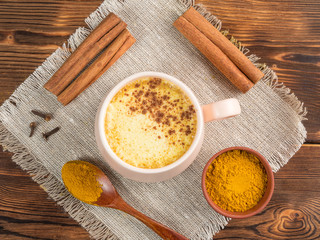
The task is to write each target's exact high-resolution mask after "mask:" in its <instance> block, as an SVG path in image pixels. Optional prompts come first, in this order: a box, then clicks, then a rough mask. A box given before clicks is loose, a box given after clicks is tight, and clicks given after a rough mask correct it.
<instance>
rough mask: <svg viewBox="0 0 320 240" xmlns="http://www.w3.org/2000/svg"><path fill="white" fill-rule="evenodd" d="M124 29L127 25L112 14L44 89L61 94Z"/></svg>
mask: <svg viewBox="0 0 320 240" xmlns="http://www.w3.org/2000/svg"><path fill="white" fill-rule="evenodd" d="M124 28H126V24H125V23H124V22H121V19H120V18H119V17H118V16H116V15H115V14H113V13H110V14H109V15H108V16H107V17H106V18H105V19H104V20H103V21H102V22H101V23H100V24H99V25H98V26H97V27H96V28H95V29H94V30H93V31H92V33H91V34H90V35H89V36H88V37H87V38H86V39H85V40H84V41H83V42H82V43H81V44H80V46H79V47H78V48H77V49H76V50H75V51H74V52H73V53H72V54H71V55H70V57H69V58H68V59H67V60H66V61H65V63H64V64H63V65H62V66H61V67H60V68H59V69H58V71H57V72H56V73H55V74H54V75H53V76H52V77H51V79H50V80H49V81H48V82H47V83H46V84H45V85H44V87H45V88H46V89H47V90H48V91H50V92H52V93H53V94H55V95H58V94H60V93H61V92H62V91H63V90H64V89H65V87H67V86H68V85H69V84H70V83H71V82H72V80H73V79H74V78H75V77H76V76H77V75H78V74H79V73H80V72H81V70H82V69H83V68H84V67H85V66H86V65H87V64H88V63H89V62H90V61H91V60H92V59H93V58H94V57H95V56H96V55H97V54H98V53H99V52H100V51H101V50H102V49H103V48H105V47H106V46H107V45H108V44H109V43H110V42H111V41H112V40H113V39H114V38H115V37H117V36H118V35H119V33H120V32H121V31H122V30H123V29H124ZM89 50H90V51H89Z"/></svg>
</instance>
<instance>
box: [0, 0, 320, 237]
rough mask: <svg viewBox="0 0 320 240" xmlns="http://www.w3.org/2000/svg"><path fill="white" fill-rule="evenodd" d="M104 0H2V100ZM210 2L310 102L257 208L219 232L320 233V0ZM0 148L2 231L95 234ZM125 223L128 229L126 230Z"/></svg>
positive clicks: (34, 234)
mask: <svg viewBox="0 0 320 240" xmlns="http://www.w3.org/2000/svg"><path fill="white" fill-rule="evenodd" d="M100 3H101V1H96V0H95V1H86V0H75V1H70V0H62V1H58V0H37V1H33V0H9V1H5V0H1V1H0V103H2V102H3V101H4V100H5V99H7V98H8V97H9V96H10V95H11V94H12V92H13V91H14V90H15V88H16V87H18V86H19V85H20V84H21V83H22V82H23V81H24V79H25V78H27V77H28V75H29V74H31V73H32V72H33V71H34V70H35V68H36V67H37V66H39V65H41V63H42V62H43V61H44V60H45V59H46V58H47V57H48V56H49V55H50V54H51V53H52V52H53V51H54V50H55V49H56V48H58V47H59V46H60V45H61V44H62V43H63V42H64V41H65V40H66V39H67V38H68V36H69V35H70V34H71V33H73V32H74V31H75V29H76V28H77V27H79V26H84V22H83V20H84V18H85V17H87V16H88V15H89V13H90V12H92V11H94V10H95V9H96V8H97V7H98V6H99V5H100ZM196 3H202V4H204V5H205V6H206V7H207V8H208V9H209V10H211V11H212V12H213V13H214V14H215V15H216V16H217V17H219V18H220V19H221V20H222V21H223V29H229V30H230V32H231V33H232V34H233V35H234V36H235V37H236V38H237V39H238V40H240V41H241V42H242V43H244V45H245V46H247V47H248V48H249V49H251V52H253V53H255V54H257V55H258V56H260V57H262V59H261V62H265V63H267V64H268V65H269V66H272V68H273V69H274V70H275V71H276V72H277V74H278V76H279V79H280V81H282V82H284V83H285V85H286V86H288V87H289V88H291V89H292V90H293V91H294V93H295V94H296V96H297V97H298V98H299V99H300V100H302V101H304V102H305V106H306V107H307V109H308V112H309V113H308V116H307V117H308V119H309V120H308V121H305V122H304V124H305V126H306V128H307V131H308V137H307V141H306V143H305V144H304V145H303V146H302V148H301V149H300V150H299V151H298V153H297V154H296V155H295V156H294V157H293V158H292V159H291V160H290V161H289V163H288V164H287V165H286V166H285V167H283V168H282V169H281V170H280V171H279V172H278V173H276V174H275V191H274V195H273V197H272V199H271V201H270V203H269V205H268V206H267V207H266V209H265V210H264V211H263V212H262V213H261V214H259V215H257V216H254V217H251V218H249V219H242V220H236V219H233V220H231V221H230V223H229V224H228V226H227V227H226V228H225V229H224V230H222V231H220V232H219V233H218V234H217V235H216V236H215V237H214V239H231V238H232V239H320V164H319V163H320V162H319V160H320V97H319V94H320V78H319V76H320V73H319V72H320V71H319V66H320V2H319V0H290V1H289V0H268V1H263V0H245V1H238V0H237V1H236V0H227V1H226V0H215V1H213V0H210V1H209V0H208V1H200V0H199V1H196ZM11 156H12V154H11V153H7V152H2V151H0V158H1V159H0V239H2V240H3V239H79V240H82V239H89V235H88V233H87V232H86V231H85V230H84V229H83V228H81V227H80V226H79V225H78V224H77V222H76V221H74V220H73V219H71V218H70V217H69V216H68V214H66V213H65V212H64V211H63V210H62V208H61V207H59V206H57V205H56V203H55V202H54V201H52V200H50V199H48V196H47V194H46V193H45V191H44V190H42V189H41V188H40V187H39V185H38V184H36V183H34V182H33V181H32V180H31V178H30V177H29V176H28V174H27V173H26V172H24V171H22V170H21V169H20V168H19V167H18V166H17V165H16V164H14V163H13V162H12V161H11V159H10V158H11ZM124 231H125V230H124Z"/></svg>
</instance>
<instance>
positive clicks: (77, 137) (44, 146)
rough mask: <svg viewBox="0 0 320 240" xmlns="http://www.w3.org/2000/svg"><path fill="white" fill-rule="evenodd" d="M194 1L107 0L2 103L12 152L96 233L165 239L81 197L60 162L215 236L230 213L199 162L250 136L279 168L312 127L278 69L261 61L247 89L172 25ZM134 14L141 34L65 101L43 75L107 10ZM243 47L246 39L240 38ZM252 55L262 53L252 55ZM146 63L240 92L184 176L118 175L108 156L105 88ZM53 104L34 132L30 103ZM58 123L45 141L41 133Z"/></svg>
mask: <svg viewBox="0 0 320 240" xmlns="http://www.w3.org/2000/svg"><path fill="white" fill-rule="evenodd" d="M191 4H192V1H177V0H159V1H152V0H143V1H141V0H139V1H138V0H131V1H118V0H107V1H105V2H104V3H103V4H102V5H101V6H100V7H99V8H98V9H97V10H96V11H95V12H94V13H92V14H91V15H90V17H88V18H87V19H86V22H87V24H88V26H89V28H90V30H89V29H85V28H79V29H77V31H76V32H75V33H74V34H73V35H72V36H71V37H70V39H69V40H68V44H67V45H64V46H63V47H62V48H59V49H57V50H56V51H55V52H54V53H53V54H52V55H51V56H50V57H49V58H48V59H47V60H46V61H45V62H44V63H43V64H42V65H41V66H40V67H38V68H37V69H36V70H35V72H34V73H33V74H31V75H30V77H28V79H26V81H25V82H23V83H22V84H21V86H20V87H19V88H18V89H17V90H16V91H15V92H14V93H13V95H12V96H11V97H10V99H8V100H7V101H6V102H5V103H4V104H3V105H2V107H1V112H0V119H1V123H2V124H1V129H0V143H1V144H2V145H3V147H4V149H6V150H9V151H11V152H14V153H15V154H14V156H13V160H14V161H15V162H16V163H18V164H19V165H20V166H21V167H22V168H23V169H25V170H27V171H28V172H29V173H30V174H31V176H32V177H33V179H34V180H35V181H36V182H37V183H39V184H40V185H41V186H42V187H43V188H44V189H45V190H46V191H47V192H48V194H49V195H50V197H52V198H53V199H54V200H55V201H57V202H58V204H60V205H61V206H63V207H64V209H65V210H66V211H67V212H68V213H69V214H70V216H71V217H73V218H74V219H76V220H77V221H78V222H79V223H80V224H81V225H82V226H83V227H84V228H85V229H87V230H88V231H89V233H90V234H91V235H92V236H93V237H94V238H96V239H114V238H119V239H135V240H136V239H158V236H157V235H155V234H154V233H153V232H152V231H151V230H149V229H148V228H147V227H145V226H144V225H143V224H142V223H140V222H139V221H137V220H136V219H134V218H133V217H131V216H129V215H127V214H125V213H121V212H119V211H117V210H113V209H105V208H100V207H95V206H89V205H86V204H83V203H81V202H79V201H78V200H77V199H74V198H73V197H72V196H70V195H69V193H68V192H67V191H66V190H65V188H64V186H63V185H62V181H61V175H60V170H61V168H62V166H63V164H64V163H66V162H67V161H70V160H74V159H83V160H88V161H91V162H93V163H96V164H97V165H98V166H100V167H101V168H102V169H103V170H104V171H105V172H106V174H107V175H108V176H109V177H110V179H111V181H112V183H113V184H114V185H115V187H116V188H117V190H118V191H119V193H120V195H121V196H123V198H124V199H125V200H126V201H127V202H128V203H129V204H131V205H132V206H133V207H135V208H136V209H138V210H140V211H141V212H143V213H145V214H146V215H148V216H150V217H151V218H154V219H155V220H157V221H159V222H161V223H163V224H165V225H167V226H169V227H170V228H173V229H175V230H176V231H178V232H180V233H182V234H183V235H185V236H187V237H188V238H191V239H210V238H211V237H212V235H213V234H215V233H216V232H217V231H219V230H220V229H221V228H223V227H224V226H225V225H226V224H227V223H228V219H226V218H225V217H223V216H221V215H219V214H217V213H216V212H215V211H213V210H212V209H211V208H210V206H209V205H208V204H207V202H206V201H205V199H204V197H203V195H202V191H201V172H202V169H203V167H204V165H205V163H206V162H207V161H208V160H209V159H210V157H211V156H212V155H213V154H214V153H216V152H218V151H219V150H221V149H223V148H227V147H230V146H239V145H240V146H246V147H250V148H253V149H255V150H257V151H259V152H260V153H261V154H263V155H264V156H265V157H266V158H267V160H268V161H269V162H270V164H271V166H272V168H273V170H274V171H277V170H279V168H280V167H281V166H283V165H284V164H286V163H287V162H288V160H289V159H290V158H291V157H292V156H293V154H294V153H295V152H296V151H297V150H298V149H299V148H300V147H301V144H302V143H303V142H304V139H305V137H306V131H305V128H304V126H303V125H302V123H301V121H302V120H303V119H304V116H305V114H306V112H305V109H304V108H303V104H302V103H301V102H299V101H298V100H297V98H296V97H295V96H294V94H292V93H291V94H290V90H289V89H287V88H285V87H284V86H282V85H280V84H278V83H277V77H276V74H275V73H274V72H273V71H272V70H270V69H269V68H268V67H266V66H264V67H263V71H264V73H265V78H264V79H263V80H262V81H260V82H259V83H258V84H257V85H256V86H255V87H254V88H253V89H251V90H250V91H249V92H248V93H247V94H242V93H240V92H239V91H238V90H237V89H236V88H235V87H234V86H233V85H232V84H230V83H229V81H228V80H227V79H226V78H225V77H224V76H223V75H222V74H221V73H220V72H219V71H217V70H216V69H215V68H214V67H213V66H212V64H210V63H209V62H208V61H207V60H206V58H204V57H203V56H202V54H200V53H199V52H198V51H197V50H196V49H195V48H194V47H193V46H192V45H191V44H190V43H189V42H188V41H187V40H186V39H185V38H184V37H183V36H182V35H181V34H180V33H179V32H178V31H177V30H176V29H175V28H173V26H172V23H173V22H174V21H175V20H176V19H177V18H178V16H180V15H181V14H182V13H183V12H184V11H186V10H187V8H188V7H189V6H190V5H191ZM196 8H197V10H198V11H199V12H201V13H202V14H203V15H205V17H206V18H207V19H208V20H209V21H211V22H212V23H213V24H214V25H215V26H216V27H217V28H218V29H220V28H221V23H220V21H219V20H218V19H216V18H215V17H214V16H212V15H211V14H209V13H207V12H205V10H204V9H202V8H201V7H199V6H196ZM109 11H111V12H114V13H116V14H117V15H118V16H120V17H121V18H122V19H123V20H124V21H125V22H126V23H127V24H128V29H129V30H130V31H131V33H132V35H133V36H134V37H135V38H136V39H137V42H136V43H135V44H134V46H133V47H131V48H130V49H129V51H128V52H127V53H126V54H125V55H124V56H123V57H122V58H121V59H120V60H118V61H117V62H116V63H115V64H114V65H113V66H112V67H111V68H110V69H109V70H108V71H107V72H106V73H105V74H104V75H103V76H102V77H101V78H100V79H99V80H98V81H97V82H95V83H94V84H93V85H92V86H91V87H90V88H88V89H87V90H86V91H85V92H84V93H82V94H81V95H80V97H78V98H77V99H76V100H74V101H73V102H72V103H71V104H69V105H68V106H66V107H63V106H62V105H61V104H59V103H58V102H57V100H56V97H55V96H53V95H52V94H50V93H49V92H47V91H46V90H45V89H44V88H43V85H44V83H45V82H47V81H48V80H49V79H50V77H51V76H52V74H53V73H54V72H55V71H56V70H57V69H58V68H59V67H60V66H61V65H62V63H63V62H64V61H65V59H66V58H67V57H68V56H69V55H70V52H69V50H68V49H69V47H70V48H71V49H72V51H74V49H75V48H76V47H77V46H78V45H79V44H80V42H81V41H82V40H83V39H85V37H86V36H87V35H88V34H89V32H90V31H91V29H93V28H95V27H96V26H97V25H98V23H99V22H100V21H101V20H102V19H103V18H104V17H105V16H106V15H107V14H108V13H109ZM242 50H243V51H244V52H246V54H248V51H247V49H244V48H242ZM249 58H250V59H251V60H252V61H253V62H256V61H257V60H258V58H257V57H256V56H254V55H251V56H249ZM140 71H160V72H164V73H167V74H169V75H173V76H175V77H177V78H178V79H180V80H182V81H183V82H184V83H186V85H188V86H189V87H190V88H191V89H193V91H194V92H195V94H196V96H197V97H198V98H199V100H200V102H201V103H202V104H206V103H210V102H212V101H216V100H222V99H224V98H229V97H235V98H237V99H239V101H240V104H241V107H242V113H241V115H240V116H237V117H235V118H233V119H228V120H223V121H219V122H212V123H209V124H207V125H206V132H205V140H204V144H203V147H202V150H201V152H200V154H199V156H198V157H197V159H196V160H195V161H194V163H193V164H192V165H191V166H190V167H189V168H188V169H187V170H186V171H185V172H183V173H182V174H180V175H179V176H177V177H175V178H173V179H171V180H168V181H165V182H161V183H149V184H147V183H138V182H135V181H131V180H128V179H125V178H123V177H121V176H119V175H118V174H117V173H115V172H114V171H113V170H111V169H110V168H109V167H108V166H107V164H106V163H104V162H103V160H102V158H101V156H100V154H99V152H98V150H97V146H96V144H95V140H94V132H93V131H94V117H95V112H96V110H97V107H98V105H99V103H100V100H101V99H102V97H103V96H104V95H105V94H107V93H108V92H109V91H110V89H112V88H113V87H114V86H115V85H116V84H117V83H118V82H120V81H121V80H122V79H124V78H125V77H127V76H129V75H131V74H133V73H137V72H140ZM33 108H36V109H41V110H43V111H45V112H51V113H54V119H53V120H51V121H50V122H44V121H43V122H41V123H40V125H39V127H38V129H37V131H36V133H35V135H34V136H33V137H32V138H29V137H28V135H29V123H30V122H32V121H34V120H35V116H34V115H32V114H31V113H30V111H31V109H33ZM56 126H60V127H61V130H60V131H59V132H58V133H57V134H55V135H53V136H52V137H51V138H50V140H49V141H48V142H45V141H43V139H42V136H41V133H42V132H44V131H46V130H50V129H53V128H54V127H56Z"/></svg>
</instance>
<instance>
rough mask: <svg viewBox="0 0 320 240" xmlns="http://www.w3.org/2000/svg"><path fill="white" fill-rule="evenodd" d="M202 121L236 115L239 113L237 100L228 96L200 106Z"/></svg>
mask: <svg viewBox="0 0 320 240" xmlns="http://www.w3.org/2000/svg"><path fill="white" fill-rule="evenodd" d="M202 112H203V120H204V122H211V121H213V120H222V119H226V118H231V117H234V116H237V115H239V114H240V113H241V108H240V104H239V101H238V100H237V99H235V98H228V99H225V100H222V101H219V102H214V103H210V104H207V105H203V106H202Z"/></svg>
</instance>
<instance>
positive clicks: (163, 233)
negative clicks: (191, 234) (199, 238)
mask: <svg viewBox="0 0 320 240" xmlns="http://www.w3.org/2000/svg"><path fill="white" fill-rule="evenodd" d="M115 202H116V204H115V205H114V206H111V207H113V208H115V209H118V210H121V211H123V212H126V213H128V214H130V215H131V216H133V217H135V218H137V219H138V220H140V221H141V222H143V223H144V224H145V225H147V226H148V227H149V228H151V229H152V230H153V231H154V232H155V233H157V234H158V235H159V236H160V237H162V238H163V239H166V240H188V238H186V237H185V236H183V235H181V234H180V233H177V232H176V231H174V230H172V229H170V228H168V227H166V226H164V225H163V224H161V223H159V222H157V221H155V220H153V219H151V218H149V217H147V216H146V215H144V214H143V213H141V212H139V211H138V210H136V209H134V208H133V207H131V206H130V205H129V204H127V203H126V202H125V201H124V200H123V199H122V198H121V197H120V198H118V199H117V200H116V201H115Z"/></svg>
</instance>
